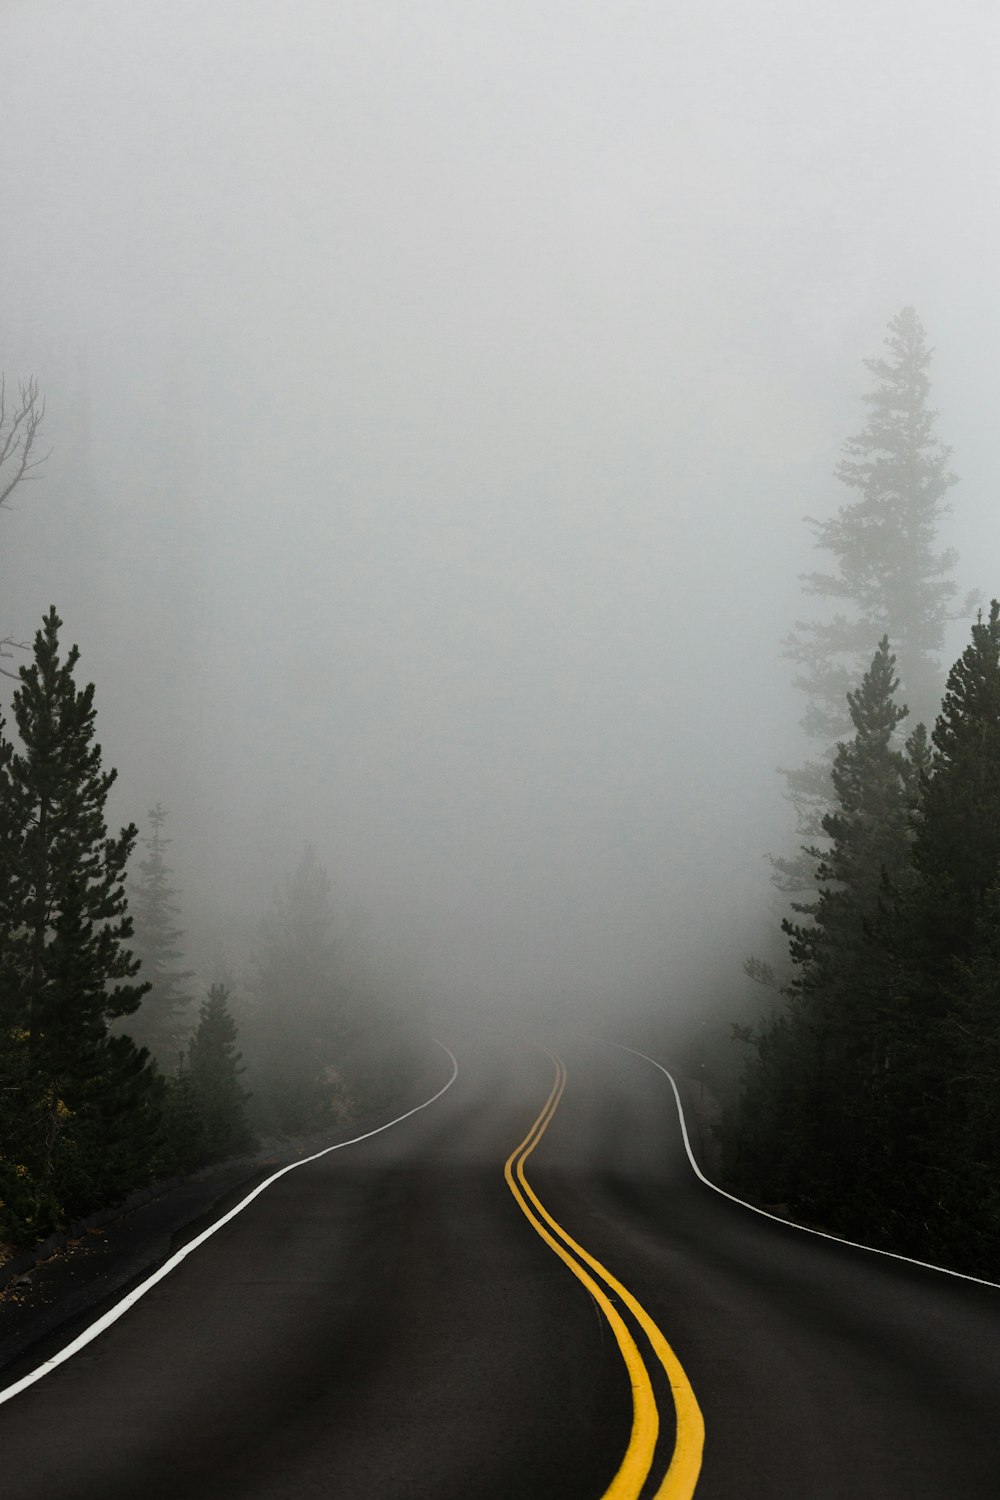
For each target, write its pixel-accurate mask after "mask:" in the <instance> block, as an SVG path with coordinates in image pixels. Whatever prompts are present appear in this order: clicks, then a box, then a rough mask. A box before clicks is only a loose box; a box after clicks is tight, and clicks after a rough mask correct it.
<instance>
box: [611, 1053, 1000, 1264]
mask: <svg viewBox="0 0 1000 1500" xmlns="http://www.w3.org/2000/svg"><path fill="white" fill-rule="evenodd" d="M608 1046H609V1047H617V1048H618V1049H619V1051H621V1052H631V1054H632V1056H633V1057H641V1058H642V1059H643V1061H644V1062H648V1063H652V1065H653V1067H654V1068H658V1069H659V1071H660V1072H661V1073H662V1074H663V1075H664V1077H665V1078H667V1079H668V1080H669V1082H670V1087H671V1088H672V1089H673V1091H674V1099H675V1100H676V1102H677V1114H678V1117H679V1119H680V1122H681V1135H682V1136H683V1138H684V1149H685V1151H686V1152H687V1155H688V1161H689V1162H690V1163H691V1167H692V1169H693V1171H694V1173H695V1175H696V1176H697V1177H698V1178H699V1179H700V1180H701V1181H702V1182H703V1183H704V1184H705V1186H706V1187H710V1188H711V1189H712V1191H713V1193H718V1194H719V1196H720V1197H722V1198H728V1199H729V1201H730V1203H738V1204H739V1206H740V1208H748V1209H749V1210H750V1212H751V1213H753V1214H760V1216H761V1218H762V1219H771V1220H772V1221H773V1222H774V1223H775V1224H783V1225H784V1226H785V1228H786V1229H797V1230H798V1231H799V1233H800V1234H814V1235H816V1236H817V1238H818V1239H821V1240H833V1242H834V1243H835V1244H837V1245H850V1247H851V1249H852V1250H866V1251H867V1252H868V1254H869V1255H884V1256H885V1257H886V1258H887V1259H888V1260H902V1261H905V1262H906V1264H907V1265H908V1266H920V1268H921V1269H922V1270H924V1271H939V1272H940V1273H941V1275H942V1276H954V1277H956V1278H957V1279H958V1280H959V1281H974V1282H975V1283H976V1285H977V1286H992V1287H996V1288H997V1289H998V1290H1000V1281H987V1280H986V1279H985V1278H984V1277H982V1276H968V1275H966V1273H965V1272H964V1271H953V1270H951V1269H950V1267H948V1266H936V1265H934V1263H933V1262H932V1261H929V1260H914V1259H913V1257H912V1256H911V1255H899V1254H898V1253H897V1252H896V1251H895V1250H879V1249H878V1248H877V1246H875V1245H862V1244H859V1242H858V1241H857V1240H846V1239H844V1237H843V1236H842V1235H839V1234H830V1233H828V1231H827V1230H825V1229H810V1228H809V1226H808V1225H807V1224H796V1222H795V1220H794V1219H783V1218H781V1216H780V1215H779V1214H769V1213H768V1211H767V1209H766V1208H757V1207H756V1205H755V1204H753V1203H747V1202H746V1200H745V1199H744V1198H737V1197H736V1196H735V1195H734V1194H733V1193H727V1192H726V1190H725V1188H720V1187H719V1186H718V1185H717V1184H716V1183H714V1182H712V1180H711V1179H710V1178H708V1177H706V1176H705V1174H704V1172H703V1171H702V1170H701V1168H700V1167H699V1165H698V1163H697V1162H696V1161H695V1159H694V1152H693V1151H692V1150H691V1142H690V1140H689V1139H688V1131H687V1122H686V1120H685V1119H684V1106H683V1105H682V1104H681V1096H680V1094H679V1093H678V1090H677V1085H676V1083H675V1082H674V1079H673V1075H672V1074H671V1073H668V1072H667V1070H666V1068H665V1067H664V1066H663V1064H662V1063H658V1062H657V1061H656V1059H655V1058H654V1057H649V1056H647V1054H646V1053H645V1052H637V1051H636V1049H635V1048H634V1047H625V1046H623V1045H622V1043H621V1042H609V1043H608Z"/></svg>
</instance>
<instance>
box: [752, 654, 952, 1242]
mask: <svg viewBox="0 0 1000 1500" xmlns="http://www.w3.org/2000/svg"><path fill="white" fill-rule="evenodd" d="M897 687H898V682H897V679H896V677H895V657H894V656H893V654H892V652H891V651H890V649H889V642H888V639H887V638H886V637H885V636H883V638H882V641H881V642H880V644H879V648H878V650H877V651H876V653H875V656H874V658H873V659H872V662H871V665H870V666H869V669H868V671H867V672H866V673H865V676H864V678H863V680H862V683H861V686H860V688H859V689H858V690H857V692H854V693H850V694H848V699H847V706H848V712H849V714H850V717H851V722H852V725H853V727H854V737H853V739H851V740H850V741H846V742H843V743H841V744H839V745H838V746H837V750H836V755H835V758H834V762H833V769H832V774H831V782H832V788H833V792H834V797H835V799H836V800H835V804H834V807H833V808H832V809H831V811H829V812H828V813H827V814H826V815H825V816H824V818H823V820H822V825H821V826H822V831H823V833H824V834H825V835H826V836H827V838H828V840H829V847H828V848H827V849H826V850H824V851H821V850H819V849H812V850H810V851H809V854H810V857H811V858H812V860H813V862H814V865H815V870H816V876H815V879H816V882H817V885H818V887H819V889H818V892H817V895H816V897H815V898H814V899H813V900H811V901H808V902H799V903H796V905H795V908H794V909H795V911H796V912H797V914H798V916H799V918H805V919H806V920H805V921H802V920H799V921H790V920H786V921H785V922H784V923H783V924H782V925H783V928H784V931H785V932H786V934H787V936H788V939H789V953H790V957H791V960H792V964H793V972H794V977H793V979H792V981H791V984H790V987H789V989H788V991H787V999H788V1002H789V1004H788V1008H787V1010H786V1011H784V1012H780V1011H779V1012H777V1013H776V1014H774V1015H772V1016H771V1017H770V1018H769V1019H768V1020H767V1021H765V1022H764V1023H763V1024H762V1026H761V1028H760V1029H759V1031H758V1034H757V1037H756V1055H755V1057H754V1059H753V1061H752V1063H751V1065H750V1067H749V1069H748V1073H747V1078H746V1081H745V1089H744V1098H743V1103H742V1108H741V1110H740V1115H739V1121H738V1123H737V1122H731V1130H735V1132H736V1133H737V1135H739V1137H740V1139H739V1142H738V1144H736V1145H735V1146H734V1147H733V1149H731V1153H730V1167H731V1169H732V1170H734V1171H735V1172H737V1173H738V1174H739V1175H741V1176H742V1177H743V1178H744V1179H746V1178H747V1177H748V1176H749V1175H751V1174H755V1175H756V1176H757V1179H758V1181H757V1190H758V1191H759V1192H765V1191H766V1192H771V1193H774V1194H776V1195H777V1196H779V1197H781V1198H783V1199H787V1200H788V1201H790V1202H792V1203H793V1204H794V1205H795V1206H796V1208H797V1209H798V1211H799V1212H801V1213H803V1214H804V1215H805V1216H806V1217H807V1218H811V1219H821V1220H823V1221H825V1222H827V1223H836V1222H840V1221H841V1220H842V1219H843V1216H844V1214H845V1212H847V1213H848V1214H851V1213H853V1211H854V1208H855V1205H856V1201H857V1197H858V1192H857V1186H856V1180H857V1177H858V1174H859V1171H861V1172H870V1171H871V1170H872V1169H873V1164H872V1162H871V1161H870V1157H871V1156H872V1154H873V1149H872V1148H873V1147H874V1143H875V1139H876V1134H877V1132H876V1124H875V1122H876V1120H877V1119H878V1118H879V1117H880V1114H881V1112H882V1110H883V1107H884V1092H885V1077H886V1072H887V1068H888V1066H889V1056H890V1052H891V1041H890V1036H891V1032H892V1026H893V1021H892V1018H893V1015H894V1012H895V1009H896V1005H897V998H896V997H897V991H898V988H899V979H898V973H897V966H896V964H895V963H894V961H893V960H892V958H891V957H890V956H889V955H887V954H886V952H885V949H884V945H883V943H882V941H881V940H880V934H881V932H882V929H883V928H884V925H885V923H886V921H887V920H888V908H889V907H890V906H891V905H892V904H893V903H894V902H895V900H896V899H897V897H898V894H899V892H900V891H902V890H904V889H906V888H908V886H909V884H910V843H911V833H910V816H911V812H912V809H913V805H914V796H915V787H916V785H917V776H916V773H915V770H914V767H913V766H912V764H911V763H910V761H909V760H908V758H907V756H906V755H905V754H904V753H903V752H902V751H901V750H900V749H898V748H897V746H896V738H897V730H898V726H899V724H900V723H901V721H902V720H903V718H904V717H905V716H906V712H907V711H906V709H905V708H903V707H900V706H898V705H897V704H896V702H895V696H894V695H895V692H896V689H897ZM914 744H915V746H916V748H917V750H918V753H919V747H920V745H921V744H922V740H921V737H920V736H919V735H918V736H917V737H916V739H915V741H914ZM775 1142H780V1146H779V1148H778V1150H777V1151H776V1150H775ZM754 1143H756V1144H754ZM875 1154H878V1153H877V1152H876V1153H875ZM755 1160H756V1162H757V1166H756V1167H754V1165H753V1164H754V1161H755Z"/></svg>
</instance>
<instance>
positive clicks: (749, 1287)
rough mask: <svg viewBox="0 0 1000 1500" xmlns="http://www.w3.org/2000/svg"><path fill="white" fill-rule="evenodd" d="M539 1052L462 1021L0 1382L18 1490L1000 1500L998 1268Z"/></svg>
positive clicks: (600, 1049) (7, 1448)
mask: <svg viewBox="0 0 1000 1500" xmlns="http://www.w3.org/2000/svg"><path fill="white" fill-rule="evenodd" d="M446 1040H448V1039H447V1038H446ZM548 1045H549V1047H550V1050H551V1054H553V1055H550V1054H549V1052H547V1051H545V1050H543V1048H541V1047H539V1046H537V1045H535V1044H533V1043H531V1042H529V1041H527V1040H524V1041H521V1040H510V1041H500V1040H495V1039H494V1040H493V1041H490V1042H488V1043H487V1042H485V1041H482V1040H474V1039H470V1038H467V1037H464V1036H463V1037H461V1038H460V1039H458V1040H452V1041H451V1046H452V1048H453V1051H454V1053H455V1056H456V1057H457V1060H458V1068H459V1071H458V1076H457V1077H456V1079H455V1081H454V1082H453V1084H452V1085H451V1087H450V1088H449V1089H447V1091H446V1092H445V1093H444V1094H443V1095H442V1096H441V1097H440V1098H439V1099H437V1100H436V1101H435V1102H434V1103H433V1104H432V1105H430V1106H429V1107H428V1108H427V1109H424V1110H421V1111H420V1112H418V1113H416V1114H414V1115H412V1116H410V1118H408V1119H406V1120H403V1121H401V1122H400V1123H399V1124H397V1125H395V1126H393V1127H392V1128H391V1129H388V1130H385V1131H383V1132H381V1133H380V1134H378V1135H375V1136H372V1137H371V1138H369V1139H368V1140H365V1141H362V1142H360V1143H358V1144H355V1145H350V1146H347V1147H345V1148H344V1149H341V1150H336V1151H333V1152H332V1153H330V1154H328V1155H326V1156H324V1157H322V1158H321V1159H319V1160H317V1161H315V1162H312V1163H311V1164H309V1165H306V1166H303V1167H299V1168H297V1169H296V1170H294V1171H292V1172H289V1173H287V1174H286V1175H285V1176H283V1177H282V1178H281V1179H280V1180H279V1181H277V1182H274V1183H273V1184H272V1185H271V1186H270V1187H269V1188H267V1190H266V1191H265V1192H263V1193H262V1194H261V1195H260V1196H259V1197H258V1198H257V1199H255V1201H254V1202H253V1203H251V1204H250V1205H249V1206H248V1207H247V1208H246V1209H244V1210H243V1211H242V1212H241V1213H239V1214H238V1215H237V1216H236V1217H234V1218H233V1219H232V1220H231V1221H230V1222H229V1223H227V1224H226V1225H225V1226H224V1227H222V1228H221V1229H220V1230H219V1231H218V1232H217V1233H215V1234H214V1235H212V1236H211V1237H210V1238H209V1239H208V1240H207V1241H206V1242H205V1243H204V1244H202V1245H200V1246H199V1247H198V1248H197V1249H196V1250H195V1251H193V1253H191V1254H190V1255H189V1256H188V1257H187V1258H186V1259H185V1260H183V1262H182V1263H181V1264H180V1265H179V1266H178V1267H177V1268H176V1269H175V1270H173V1271H172V1272H171V1273H170V1274H169V1275H167V1276H165V1277H164V1278H163V1279H162V1280H161V1281H160V1282H159V1283H158V1284H157V1285H156V1286H154V1287H153V1288H152V1289H151V1290H150V1291H149V1292H148V1293H147V1294H146V1295H145V1296H144V1297H142V1299H141V1300H140V1301H138V1302H137V1303H136V1305H135V1306H134V1307H132V1308H131V1309H130V1310H129V1311H128V1312H127V1313H126V1314H125V1315H124V1316H123V1317H122V1318H121V1319H120V1320H118V1321H117V1322H115V1323H114V1324H113V1325H112V1326H111V1327H109V1328H108V1329H106V1331H104V1332H103V1333H101V1334H100V1336H99V1337H98V1338H96V1339H95V1340H93V1342H91V1343H90V1344H88V1345H87V1346H86V1347H85V1348H84V1349H82V1350H81V1352H79V1353H78V1354H76V1355H74V1356H73V1358H71V1359H69V1360H67V1361H66V1362H65V1363H63V1364H61V1365H59V1366H58V1367H57V1368H55V1369H54V1370H52V1372H51V1373H49V1374H47V1375H46V1376H45V1377H44V1378H43V1379H40V1380H38V1381H37V1382H36V1383H34V1384H33V1385H31V1386H30V1387H29V1388H27V1389H24V1390H22V1391H21V1392H20V1393H19V1394H17V1395H15V1396H13V1398H12V1399H10V1400H8V1401H6V1402H5V1403H4V1404H3V1405H0V1493H2V1495H3V1497H4V1500H53V1497H58V1496H62V1497H66V1500H98V1497H100V1500H126V1497H127V1500H135V1497H137V1496H142V1497H149V1500H153V1497H170V1500H181V1497H190V1500H200V1497H204V1500H209V1497H211V1500H230V1497H232V1500H236V1497H240V1500H265V1497H267V1500H271V1497H285V1496H288V1497H291V1496H295V1497H297V1500H306V1497H311V1496H322V1497H324V1500H342V1497H343V1500H424V1497H428V1500H430V1497H440V1500H521V1497H524V1500H561V1497H574V1500H601V1497H603V1496H606V1495H607V1496H609V1497H613V1500H619V1497H621V1500H628V1497H632V1500H652V1497H654V1496H660V1497H661V1500H667V1497H669V1500H682V1497H686V1496H689V1495H691V1494H692V1493H696V1494H697V1496H698V1500H757V1497H761V1500H764V1497H767V1500H834V1497H836V1500H930V1497H933V1500H978V1497H983V1500H987V1497H988V1500H996V1497H997V1495H998V1494H1000V1290H996V1289H993V1288H990V1287H986V1286H981V1285H977V1284H975V1283H973V1282H969V1281H964V1280H959V1279H956V1278H952V1277H948V1276H944V1275H941V1274H939V1273H935V1272H933V1271H929V1270H922V1269H920V1268H918V1267H915V1266H912V1265H908V1264H906V1263H903V1262H900V1261H895V1260H890V1259H887V1258H885V1257H881V1256H876V1255H872V1254H869V1253H866V1252H864V1251H861V1250H858V1249H854V1248H851V1247H848V1246H843V1245H839V1244H836V1243H832V1242H830V1241H827V1240H823V1239H819V1238H816V1237H814V1236H810V1235H808V1234H804V1233H802V1232H799V1231H796V1230H794V1229H792V1228H790V1227H788V1226H785V1225H783V1224H780V1223H777V1222H773V1221H770V1220H768V1219H765V1218H762V1217H761V1216H759V1215H757V1214H754V1213H752V1212H751V1211H749V1210H747V1209H745V1208H741V1207H739V1206H738V1205H736V1204H733V1203H730V1202H728V1201H726V1200H725V1199H724V1198H722V1197H720V1196H719V1195H718V1194H717V1193H714V1192H713V1191H712V1190H711V1189H710V1188H708V1187H706V1186H704V1185H703V1184H702V1183H700V1182H699V1181H698V1180H697V1178H696V1177H695V1175H694V1174H693V1172H692V1170H691V1167H690V1164H689V1162H688V1159H687V1156H686V1153H685V1151H684V1148H683V1142H682V1139H681V1135H680V1130H679V1126H678V1115H677V1109H676V1105H675V1101H674V1097H673V1092H672V1090H671V1087H670V1084H669V1082H668V1080H667V1079H666V1077H665V1076H664V1075H663V1073H661V1072H659V1071H658V1070H657V1069H656V1068H655V1067H654V1066H652V1065H651V1064H650V1062H648V1061H646V1060H644V1059H642V1058H640V1057H638V1056H635V1055H633V1054H630V1053H627V1052H624V1051H621V1050H618V1049H615V1048H613V1047H611V1046H608V1045H604V1044H600V1043H593V1044H591V1043H584V1042H580V1041H574V1042H567V1041H565V1039H562V1038H556V1039H554V1040H552V1041H551V1042H550V1043H549V1044H548ZM557 1059H558V1060H561V1064H562V1065H563V1066H561V1065H560V1061H557ZM449 1072H450V1063H449V1062H448V1060H447V1059H446V1058H445V1057H444V1054H443V1053H442V1075H441V1082H442V1083H443V1082H444V1081H445V1079H446V1078H447V1076H448V1073H449ZM519 1148H520V1150H519ZM508 1163H509V1166H508V1170H507V1177H508V1178H509V1179H510V1180H509V1181H508V1180H505V1164H508ZM519 1167H520V1174H521V1175H519V1171H518V1168H519ZM512 1189H513V1190H512ZM531 1195H534V1196H533V1197H532V1196H531ZM636 1308H638V1310H639V1314H641V1317H640V1316H638V1315H637V1314H636V1311H635V1309H636ZM643 1319H645V1320H646V1321H645V1323H644V1322H643ZM650 1329H652V1333H650ZM73 1331H74V1330H67V1337H69V1334H70V1333H72V1332H73ZM657 1338H660V1339H661V1344H660V1345H657V1343H656V1339H657ZM629 1344H631V1348H632V1351H633V1352H632V1354H629V1353H628V1345H629ZM664 1348H665V1349H666V1350H667V1354H668V1355H669V1359H670V1360H673V1364H672V1365H671V1364H670V1363H669V1360H668V1361H667V1363H666V1364H665V1363H664V1359H665V1356H663V1354H662V1350H663V1349H664ZM658 1349H659V1351H660V1352H659V1353H658V1352H657V1351H658ZM629 1359H631V1360H632V1363H631V1364H629V1362H628V1361H629ZM23 1373H24V1370H23V1369H22V1370H16V1371H13V1372H8V1376H7V1377H6V1378H7V1381H8V1384H9V1382H10V1379H12V1378H13V1377H14V1376H16V1375H21V1374H23ZM678 1412H680V1420H679V1421H678V1418H677V1413H678ZM702 1421H703V1430H704V1453H703V1456H702V1454H701V1450H700V1435H701V1425H700V1424H701V1423H702Z"/></svg>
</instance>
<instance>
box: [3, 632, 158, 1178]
mask: <svg viewBox="0 0 1000 1500" xmlns="http://www.w3.org/2000/svg"><path fill="white" fill-rule="evenodd" d="M61 624H62V622H61V620H60V619H59V617H58V615H57V614H56V611H55V609H54V608H53V609H50V611H49V613H48V615H47V616H46V617H45V619H44V622H43V627H42V629H41V630H39V631H38V633H37V634H36V636H35V643H34V660H33V663H32V665H31V666H30V667H22V668H21V673H20V677H21V685H20V687H19V688H18V690H17V692H16V693H15V694H14V700H13V709H14V717H15V721H16V724H17V728H18V732H19V736H20V740H21V744H22V749H21V750H16V749H14V748H13V747H7V746H5V747H4V750H3V754H2V755H0V809H2V813H0V953H2V960H0V963H2V970H3V978H4V987H5V992H4V1015H3V1032H4V1035H5V1037H6V1039H7V1043H8V1047H9V1049H10V1050H9V1052H8V1059H7V1062H8V1072H9V1074H10V1075H11V1076H13V1077H14V1078H15V1080H16V1082H15V1089H16V1094H15V1097H16V1100H17V1110H18V1118H19V1130H18V1132H17V1138H16V1140H14V1141H13V1142H10V1143H9V1145H8V1151H7V1152H6V1153H5V1156H6V1160H7V1163H8V1165H11V1163H13V1168H15V1169H16V1168H17V1167H20V1168H22V1169H23V1173H22V1175H24V1174H27V1175H28V1176H30V1177H31V1178H32V1180H34V1181H36V1182H37V1183H39V1184H40V1191H42V1192H47V1193H49V1194H50V1198H51V1201H52V1202H55V1203H58V1204H60V1205H62V1206H67V1205H70V1206H72V1207H77V1206H79V1201H78V1194H77V1185H79V1186H80V1192H81V1193H83V1194H84V1195H85V1194H86V1193H87V1192H88V1191H92V1192H93V1193H95V1194H97V1195H98V1199H100V1198H107V1197H109V1196H113V1195H114V1194H116V1193H119V1192H120V1191H122V1190H127V1187H128V1186H131V1185H132V1182H134V1180H135V1177H136V1174H140V1175H141V1173H142V1170H143V1161H144V1154H145V1152H146V1150H147V1147H148V1143H149V1139H150V1132H151V1131H152V1129H153V1126H154V1116H155V1109H154V1108H153V1105H152V1096H153V1093H154V1091H155V1084H154V1079H153V1076H152V1074H151V1072H150V1070H149V1068H148V1066H147V1064H146V1060H145V1054H143V1053H140V1052H137V1051H136V1049H135V1048H134V1047H133V1046H132V1043H131V1042H130V1041H129V1040H128V1039H127V1038H125V1037H118V1038H111V1037H109V1034H108V1024H109V1022H110V1021H111V1020H113V1019H115V1018H116V1017H119V1016H123V1015H126V1014H128V1013H130V1012H131V1011H133V1010H134V1009H135V1008H136V1006H137V1005H138V1004H139V1002H140V999H141V997H142V995H143V993H144V990H145V986H144V985H142V984H135V983H132V982H130V981H132V980H133V978H134V976H135V974H136V971H137V969H138V963H137V961H136V960H135V959H134V958H133V956H132V954H131V952H130V951H129V950H128V948H127V947H126V946H125V944H126V942H127V940H128V938H129V936H130V934H131V921H130V918H129V916H128V911H127V903H126V896H125V883H124V882H125V866H126V862H127V860H128V857H129V854H130V852H131V850H132V847H133V845H134V842H135V838H136V829H135V828H134V826H129V827H127V828H123V829H122V830H121V832H120V833H119V834H118V836H117V837H108V831H107V827H106V824H105V817H104V807H105V803H106V800H107V797H108V793H109V791H110V789H111V786H112V784H113V783H114V781H115V779H116V775H117V773H116V772H115V771H114V770H111V771H102V769H101V749H100V746H99V745H97V744H94V743H93V737H94V727H95V716H96V710H95V708H94V687H93V684H90V685H88V686H87V687H85V688H83V689H82V690H79V689H78V688H77V687H76V685H75V682H74V670H75V668H76V665H77V661H78V658H79V652H78V650H77V648H76V646H74V647H72V649H71V650H70V652H69V654H68V655H67V657H66V658H65V660H60V657H59V638H58V637H59V628H60V626H61ZM12 1151H13V1152H14V1156H13V1157H12V1155H11V1152H12ZM147 1160H148V1158H147ZM88 1184H89V1186H88ZM93 1201H94V1200H93V1199H92V1200H91V1206H93Z"/></svg>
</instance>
